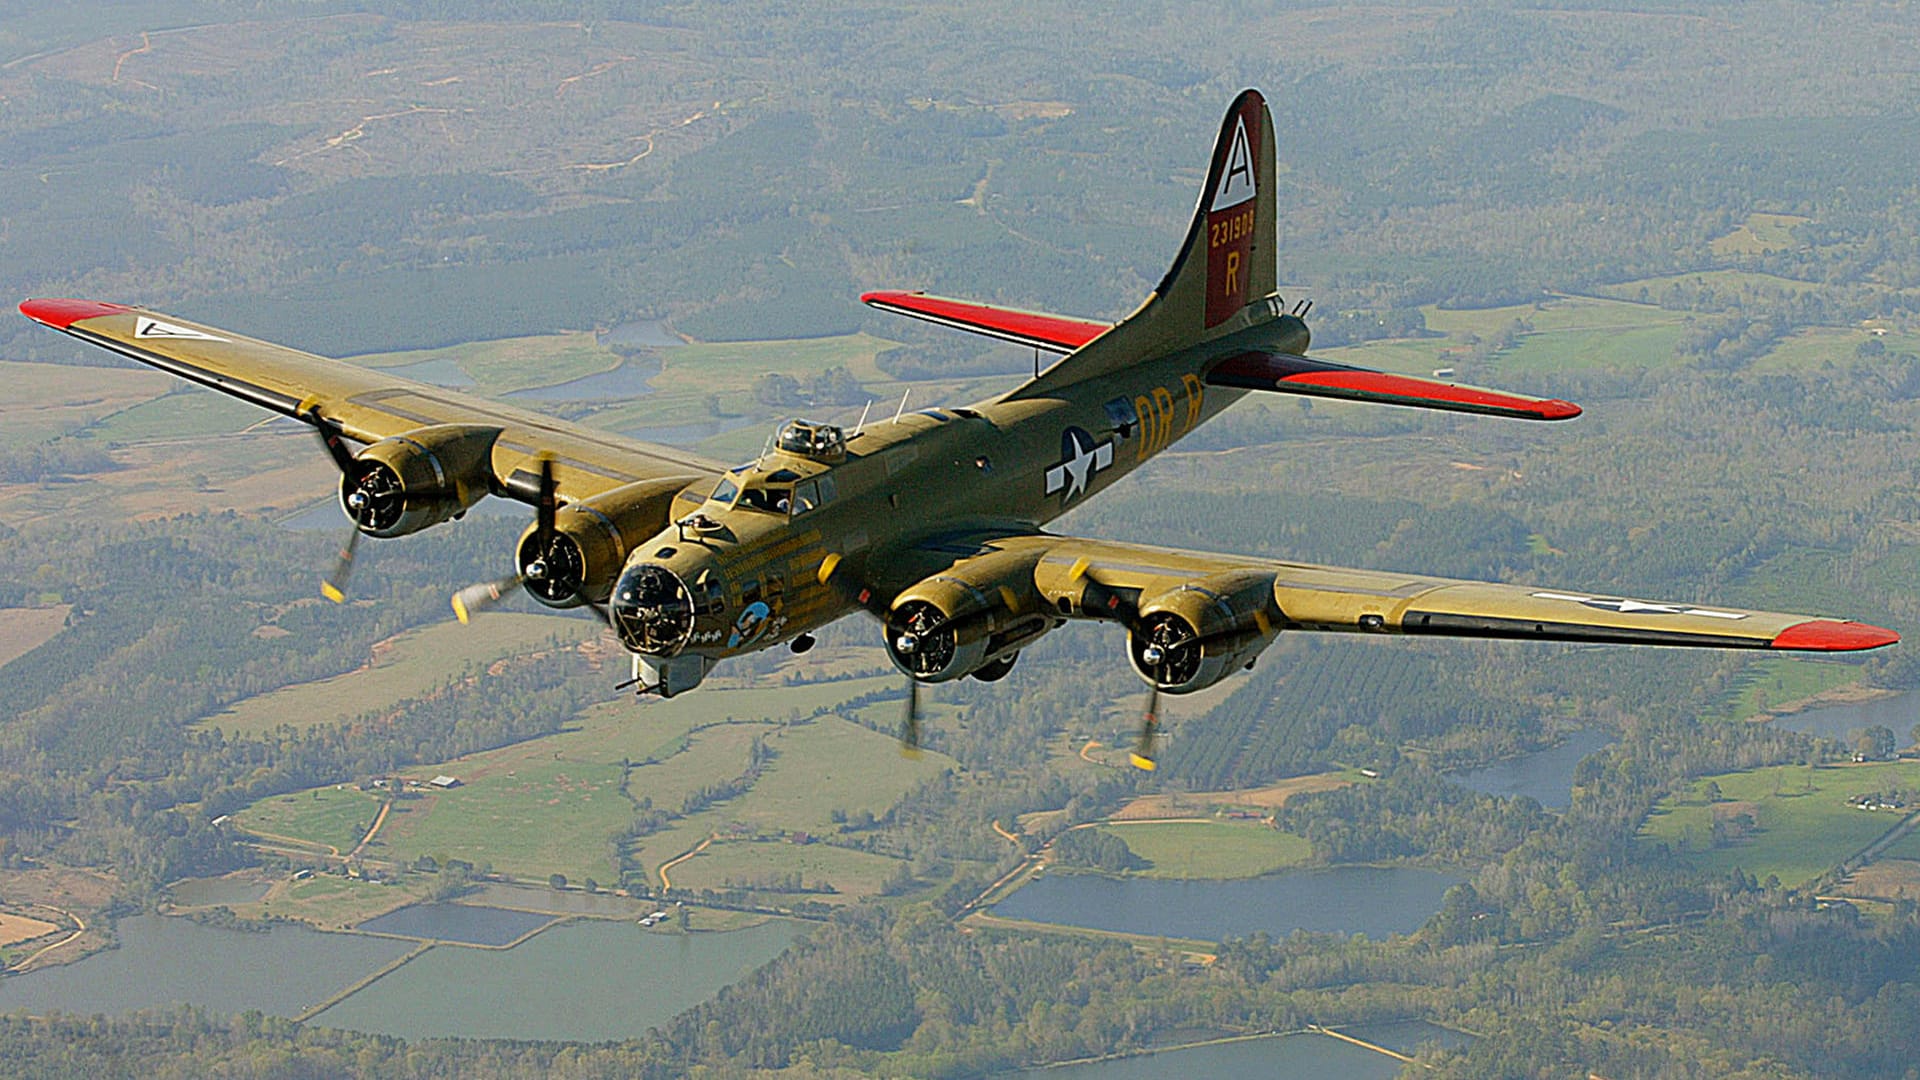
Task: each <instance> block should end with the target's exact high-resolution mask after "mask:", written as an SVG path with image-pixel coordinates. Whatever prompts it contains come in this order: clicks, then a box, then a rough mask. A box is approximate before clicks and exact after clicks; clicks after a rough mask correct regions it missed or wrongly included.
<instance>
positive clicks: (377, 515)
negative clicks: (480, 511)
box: [340, 424, 500, 537]
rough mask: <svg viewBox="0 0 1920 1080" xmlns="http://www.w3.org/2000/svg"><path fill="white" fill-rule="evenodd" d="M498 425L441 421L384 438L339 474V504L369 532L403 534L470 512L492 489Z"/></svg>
mask: <svg viewBox="0 0 1920 1080" xmlns="http://www.w3.org/2000/svg"><path fill="white" fill-rule="evenodd" d="M499 437H500V429H499V428H496V427H485V426H483V425H479V424H437V425H434V426H432V427H424V428H419V429H416V430H414V431H409V432H407V433H406V434H405V435H395V436H392V437H391V438H386V439H381V440H380V441H379V442H376V443H374V444H372V445H370V446H368V447H367V448H366V449H365V450H362V451H360V453H359V454H357V455H355V457H354V459H353V468H352V470H351V471H349V472H347V473H346V474H345V475H343V476H342V477H341V478H340V504H341V506H342V507H344V508H345V509H346V511H347V516H348V517H350V518H352V519H353V521H354V524H355V525H358V526H359V527H360V531H361V532H364V533H366V534H367V535H368V536H380V537H389V536H405V535H407V534H408V533H414V532H419V531H420V530H421V529H424V528H427V527H428V526H430V525H438V524H440V523H441V522H443V521H446V520H448V519H449V518H454V517H458V516H460V515H461V514H464V513H466V512H467V508H468V507H470V506H472V505H473V504H474V503H477V502H479V501H480V500H481V499H482V498H484V497H485V496H486V495H487V493H488V492H489V491H490V490H491V488H492V484H493V471H492V469H491V468H490V467H489V463H490V458H491V457H492V454H493V443H494V440H495V439H498V438H499Z"/></svg>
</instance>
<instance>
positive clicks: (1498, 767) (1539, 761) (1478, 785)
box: [1447, 728, 1613, 810]
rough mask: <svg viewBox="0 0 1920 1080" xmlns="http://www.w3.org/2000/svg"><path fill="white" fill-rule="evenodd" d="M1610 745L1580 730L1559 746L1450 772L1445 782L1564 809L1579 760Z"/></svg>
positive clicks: (1594, 732) (1598, 734)
mask: <svg viewBox="0 0 1920 1080" xmlns="http://www.w3.org/2000/svg"><path fill="white" fill-rule="evenodd" d="M1611 742H1613V736H1612V735H1610V734H1608V733H1607V732H1605V731H1600V730H1598V729H1595V728H1583V729H1581V730H1579V731H1576V732H1574V733H1573V734H1571V735H1569V736H1567V738H1566V740H1565V741H1564V742H1562V743H1560V745H1558V746H1550V747H1548V748H1547V749H1545V750H1536V751H1534V752H1533V753H1530V754H1521V755H1520V756H1519V757H1516V758H1509V759H1507V760H1506V761H1496V762H1494V763H1493V764H1491V765H1485V766H1482V767H1480V768H1478V769H1468V770H1466V771H1464V772H1457V773H1449V774H1448V775H1447V779H1449V780H1452V781H1453V782H1454V783H1456V784H1459V785H1460V786H1462V787H1466V788H1471V789H1472V790H1474V791H1478V792H1481V793H1483V794H1486V795H1499V796H1503V797H1506V796H1515V795H1525V796H1527V797H1528V798H1530V799H1532V800H1533V801H1534V802H1537V803H1539V804H1540V805H1541V806H1544V807H1546V808H1548V809H1549V810H1565V809H1566V808H1567V804H1569V803H1571V802H1572V801H1573V770H1574V767H1575V766H1577V765H1579V764H1580V759H1581V758H1584V757H1586V756H1587V755H1588V754H1591V753H1593V752H1594V751H1596V750H1599V749H1601V748H1602V747H1604V746H1606V745H1608V744H1609V743H1611Z"/></svg>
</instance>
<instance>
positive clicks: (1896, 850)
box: [1880, 829, 1920, 862]
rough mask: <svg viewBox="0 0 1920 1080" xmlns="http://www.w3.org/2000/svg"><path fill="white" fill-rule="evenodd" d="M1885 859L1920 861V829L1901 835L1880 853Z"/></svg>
mask: <svg viewBox="0 0 1920 1080" xmlns="http://www.w3.org/2000/svg"><path fill="white" fill-rule="evenodd" d="M1880 858H1883V859H1912V860H1914V861H1915V862H1920V829H1916V830H1915V831H1913V832H1910V833H1908V834H1907V835H1905V836H1903V837H1901V838H1900V839H1899V840H1897V841H1895V842H1894V845H1893V846H1892V847H1890V848H1888V849H1887V850H1886V851H1884V852H1882V853H1881V854H1880Z"/></svg>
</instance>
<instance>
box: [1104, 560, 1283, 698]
mask: <svg viewBox="0 0 1920 1080" xmlns="http://www.w3.org/2000/svg"><path fill="white" fill-rule="evenodd" d="M1273 578H1274V575H1273V574H1272V573H1271V572H1262V571H1257V570H1246V571H1234V572H1230V573H1224V574H1214V575H1212V576H1210V577H1204V578H1200V579H1198V580H1195V581H1190V582H1187V583H1185V584H1182V585H1179V586H1177V587H1175V588H1172V589H1169V590H1167V591H1166V592H1163V593H1161V594H1160V595H1158V596H1155V597H1154V598H1152V599H1151V600H1149V601H1147V602H1146V603H1145V604H1142V605H1141V607H1140V614H1139V617H1138V619H1137V620H1136V621H1135V623H1134V625H1133V627H1132V629H1131V630H1130V631H1129V632H1128V634H1127V657H1128V659H1129V660H1131V661H1132V663H1133V670H1134V671H1136V672H1138V673H1139V675H1140V677H1141V678H1143V679H1145V680H1147V681H1148V682H1150V683H1154V684H1156V685H1158V686H1159V687H1160V689H1161V690H1163V691H1165V692H1167V693H1169V694H1190V693H1192V692H1194V691H1195V690H1204V689H1206V688H1207V687H1209V686H1212V685H1213V684H1214V683H1217V682H1219V681H1220V680H1221V679H1224V678H1226V677H1227V676H1228V675H1230V674H1232V673H1233V672H1234V671H1236V670H1238V669H1239V668H1241V667H1244V666H1246V665H1247V664H1250V663H1252V662H1253V659H1254V658H1255V657H1257V656H1259V655H1260V652H1261V650H1263V649H1265V648H1266V647H1267V646H1268V645H1271V644H1273V639H1274V638H1275V637H1278V636H1279V634H1280V622H1281V618H1282V616H1281V614H1280V609H1279V608H1278V606H1276V605H1275V603H1274V599H1273Z"/></svg>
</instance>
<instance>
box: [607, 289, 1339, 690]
mask: <svg viewBox="0 0 1920 1080" xmlns="http://www.w3.org/2000/svg"><path fill="white" fill-rule="evenodd" d="M1247 334H1248V336H1250V337H1256V338H1257V340H1258V342H1259V344H1260V345H1261V346H1263V347H1267V348H1275V347H1278V348H1282V349H1285V350H1287V351H1294V352H1299V351H1304V349H1305V347H1306V341H1307V337H1308V334H1307V330H1306V327H1305V325H1304V323H1302V322H1301V321H1300V320H1299V319H1297V318H1294V317H1293V316H1281V317H1279V318H1278V319H1273V320H1270V321H1268V322H1266V323H1264V324H1262V325H1259V326H1256V327H1255V328H1253V329H1252V330H1250V331H1248V332H1247ZM1236 337H1237V335H1235V336H1228V337H1226V338H1222V339H1219V340H1216V341H1215V342H1212V343H1209V344H1208V345H1207V346H1206V347H1205V349H1204V352H1202V350H1200V349H1192V348H1190V349H1186V350H1181V351H1179V352H1177V353H1176V354H1174V355H1172V356H1169V357H1166V358H1164V359H1162V360H1159V361H1149V362H1146V363H1142V364H1137V365H1135V366H1133V367H1130V368H1127V369H1125V370H1123V371H1120V372H1117V373H1114V374H1111V375H1108V376H1105V377H1102V378H1098V379H1094V380H1090V381H1088V382H1085V383H1081V384H1078V385H1075V386H1072V387H1070V388H1068V389H1067V390H1066V391H1065V392H1063V393H1061V394H1059V395H1057V396H1049V397H1025V398H1019V397H1013V396H1003V397H999V398H994V399H989V400H987V401H983V402H980V403H978V404H975V405H972V406H965V407H957V408H933V409H923V410H919V411H915V412H907V413H904V414H902V415H900V416H899V417H897V418H889V419H883V420H881V421H879V422H877V423H871V424H868V425H867V426H866V427H865V428H864V429H862V430H860V431H857V432H855V433H853V434H852V435H851V436H849V437H847V439H846V440H845V447H846V451H845V454H844V455H843V456H842V457H841V458H840V459H839V460H837V461H831V462H827V461H821V460H816V459H814V458H813V457H810V456H808V455H805V454H799V453H792V452H788V451H785V450H781V449H779V448H778V447H775V448H772V449H770V450H769V451H768V452H767V453H765V454H763V455H761V456H760V457H759V458H758V459H756V460H755V461H753V462H749V463H747V464H745V465H742V466H740V467H738V468H735V469H733V470H730V471H729V472H728V473H726V474H725V475H724V476H722V477H719V478H717V479H716V480H714V481H712V482H710V483H709V482H703V483H701V484H696V485H693V486H691V487H689V488H688V489H687V491H686V492H684V493H682V496H681V498H680V499H679V500H677V501H676V502H675V504H674V507H673V518H674V520H675V524H673V525H671V526H669V528H668V529H667V530H666V531H664V532H663V533H661V534H660V535H659V536H657V537H655V538H654V539H653V540H652V541H650V542H647V543H643V544H641V545H639V546H638V547H637V548H636V550H635V552H634V554H633V556H632V557H631V558H630V560H629V561H628V564H627V567H626V570H625V572H624V573H623V574H622V576H621V579H620V582H619V583H618V584H616V585H615V588H614V591H613V596H612V598H611V600H612V605H613V608H614V612H615V615H616V620H615V621H616V629H617V630H620V631H621V632H622V637H623V640H625V641H626V644H627V645H628V647H629V648H630V649H633V650H634V651H635V652H636V653H639V654H642V655H643V656H646V657H660V658H670V657H675V656H679V655H682V654H691V656H696V657H699V658H700V660H699V663H698V667H697V669H696V668H694V667H693V666H692V665H690V664H689V665H684V666H683V667H682V668H680V669H679V670H680V671H681V672H682V675H681V678H680V679H679V680H674V681H683V680H684V679H685V678H686V677H687V676H691V675H693V674H694V672H695V671H696V670H697V671H698V672H699V673H701V674H704V672H705V671H706V670H708V669H710V668H711V666H712V664H713V663H714V662H717V661H718V660H720V659H722V658H725V657H728V656H734V655H738V654H741V653H745V652H751V651H754V650H756V649H761V648H766V647H768V646H770V645H774V644H778V643H781V642H785V641H790V640H792V639H793V638H796V637H798V636H800V635H802V634H805V633H808V632H810V631H813V630H817V629H819V628H820V627H822V626H824V625H826V624H828V623H830V622H833V621H834V620H836V619H839V618H841V617H842V616H844V615H847V614H849V613H850V612H852V611H855V610H865V611H868V612H871V613H874V614H876V615H882V616H883V615H884V614H885V612H886V611H887V610H888V608H889V607H890V606H891V604H892V602H893V600H894V597H895V596H896V595H898V594H899V592H900V591H901V590H902V589H905V588H907V587H908V586H910V585H912V584H913V583H914V582H916V581H919V580H920V579H921V578H923V577H925V576H926V575H928V574H932V573H936V572H938V571H940V570H942V569H945V568H946V567H947V566H949V565H951V564H952V563H953V561H954V560H955V559H956V558H957V557H959V556H962V555H965V554H967V553H969V551H970V550H971V547H970V546H969V545H977V543H978V542H979V541H980V540H981V539H986V538H991V537H993V536H994V535H996V534H1004V535H1018V534H1026V533H1031V532H1032V531H1034V530H1035V529H1036V528H1037V527H1039V526H1041V525H1044V524H1046V523H1047V522H1049V521H1051V520H1053V519H1054V518H1056V517H1058V516H1060V515H1061V514H1063V513H1065V512H1066V511H1067V510H1070V509H1072V508H1073V507H1075V506H1078V505H1079V504H1080V503H1081V502H1083V501H1085V500H1086V499H1088V498H1090V497H1091V496H1093V495H1095V494H1097V493H1098V492H1100V491H1102V490H1104V489H1105V488H1106V487H1107V486H1108V485H1110V484H1112V483H1113V482H1114V481H1116V480H1118V479H1120V478H1121V477H1123V476H1125V475H1127V474H1128V473H1130V472H1132V471H1133V470H1134V469H1136V468H1138V467H1139V466H1141V465H1143V464H1145V463H1146V462H1147V461H1148V460H1150V459H1152V458H1153V457H1154V456H1155V455H1156V454H1158V453H1160V452H1161V451H1163V450H1165V449H1167V448H1168V447H1169V446H1171V445H1173V444H1174V443H1175V442H1176V441H1178V440H1179V439H1180V438H1181V437H1183V436H1185V435H1186V434H1188V433H1189V432H1191V431H1193V430H1194V429H1195V428H1196V427H1198V426H1199V425H1201V424H1202V423H1204V422H1206V421H1207V420H1208V419H1210V418H1211V417H1213V416H1216V415H1218V414H1219V413H1220V411H1221V410H1222V409H1224V408H1226V407H1227V406H1228V405H1230V404H1232V403H1233V402H1234V401H1236V400H1238V399H1239V398H1240V397H1241V396H1242V394H1243V392H1242V391H1239V390H1234V389H1229V388H1223V387H1218V386H1208V385H1206V384H1205V383H1204V382H1203V381H1202V380H1201V379H1200V377H1199V376H1198V375H1197V374H1195V372H1196V371H1197V370H1199V369H1201V368H1202V367H1203V366H1204V364H1205V363H1206V362H1208V361H1209V360H1210V359H1212V358H1214V357H1217V356H1220V355H1228V354H1231V353H1233V352H1234V351H1236V350H1237V349H1239V348H1244V347H1245V344H1244V343H1242V342H1239V341H1237V340H1236ZM803 490H804V491H805V493H806V494H805V497H804V498H802V497H800V493H801V492H802V491H803ZM716 491H718V492H719V493H720V494H721V495H722V498H721V499H715V498H713V497H712V496H713V495H714V493H715V492H716ZM648 567H654V568H657V569H658V570H664V571H666V572H667V573H668V574H670V575H672V578H673V579H674V580H676V581H678V582H681V583H685V592H684V595H683V597H682V599H683V600H684V601H685V603H686V606H687V609H688V611H689V612H690V614H691V616H692V617H691V619H690V620H684V625H680V626H675V627H672V628H670V629H671V630H673V631H675V632H673V633H670V634H669V635H667V636H666V637H665V638H664V639H663V638H660V637H656V638H654V639H652V640H644V639H643V636H642V635H636V634H633V633H631V632H629V630H630V626H631V622H630V619H631V613H630V609H629V615H628V617H627V618H622V610H623V604H626V605H631V604H632V603H634V602H635V599H636V598H635V597H634V596H633V595H632V592H631V589H632V586H633V585H634V584H635V583H636V582H637V581H638V579H639V575H640V574H642V573H643V572H646V568H648ZM659 580H660V581H661V582H665V581H666V579H665V578H664V577H663V578H660V579H659ZM666 587H667V588H671V585H668V586H666ZM696 681H697V678H696ZM682 688H683V686H680V685H671V686H669V687H667V689H668V690H669V691H670V692H678V691H679V690H680V689H682Z"/></svg>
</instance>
